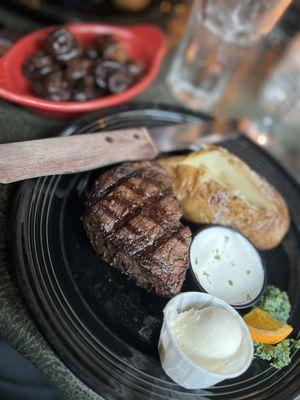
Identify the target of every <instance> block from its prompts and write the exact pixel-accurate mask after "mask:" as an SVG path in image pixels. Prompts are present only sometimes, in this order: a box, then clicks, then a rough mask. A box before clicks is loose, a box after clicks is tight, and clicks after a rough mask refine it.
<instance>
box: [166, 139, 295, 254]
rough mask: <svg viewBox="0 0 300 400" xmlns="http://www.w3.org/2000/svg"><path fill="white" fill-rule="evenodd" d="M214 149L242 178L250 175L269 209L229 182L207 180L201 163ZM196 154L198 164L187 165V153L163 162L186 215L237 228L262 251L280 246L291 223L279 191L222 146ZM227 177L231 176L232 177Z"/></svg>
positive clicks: (206, 222)
mask: <svg viewBox="0 0 300 400" xmlns="http://www.w3.org/2000/svg"><path fill="white" fill-rule="evenodd" d="M213 151H214V152H216V151H218V152H221V154H222V157H223V158H224V157H226V159H227V161H228V162H229V163H230V165H231V166H233V167H234V168H235V171H236V172H237V173H238V174H241V179H242V178H243V177H244V176H247V178H248V180H249V182H250V183H251V185H253V187H255V190H257V191H258V192H259V195H260V198H262V199H263V201H264V202H265V203H266V204H268V206H267V208H266V207H260V206H258V205H257V204H254V203H253V202H251V201H248V200H247V199H246V198H245V197H244V196H242V195H239V194H237V193H234V192H233V191H232V190H230V187H228V186H227V187H226V184H220V182H217V181H215V180H213V179H207V175H206V173H205V168H203V167H202V166H201V165H200V166H199V160H200V161H201V156H202V155H203V154H204V153H206V155H207V154H208V153H209V152H213ZM208 155H209V154H208ZM192 156H193V157H195V161H196V163H197V166H193V165H188V164H186V163H185V160H186V159H187V158H186V156H178V157H169V158H164V159H161V160H160V161H159V162H160V163H161V165H163V166H164V168H165V169H166V170H167V171H168V172H169V174H170V175H171V177H172V182H173V188H174V191H175V194H176V196H177V198H178V200H179V201H180V204H181V207H182V211H183V216H184V217H185V218H186V219H187V220H189V221H191V222H195V223H201V224H219V225H225V226H229V227H231V228H233V229H236V230H237V231H239V232H241V233H242V234H244V235H245V236H246V237H247V238H248V239H249V240H251V242H252V243H253V244H254V245H255V246H256V247H258V248H259V249H261V250H267V249H272V248H274V247H276V246H277V245H278V244H279V243H280V242H281V240H282V239H283V237H284V236H285V234H286V232H287V231H288V229H289V225H290V217H289V212H288V207H287V205H286V202H285V201H284V199H283V198H282V196H281V195H280V194H279V193H278V191H277V190H276V189H275V188H274V187H273V186H272V185H271V184H270V183H269V182H268V181H267V180H266V179H265V178H263V177H262V176H260V175H259V174H257V173H256V172H255V171H253V170H251V169H250V168H249V166H248V165H246V164H245V163H244V162H243V161H241V160H240V159H239V158H238V157H236V156H235V155H233V154H232V153H230V152H228V151H227V150H225V149H223V148H221V147H217V146H208V147H207V148H205V149H203V150H199V151H196V152H194V153H192ZM196 158H197V159H196ZM200 164H201V162H200ZM223 167H224V168H225V166H224V165H219V164H218V168H221V169H222V168H223ZM226 179H230V176H227V177H226ZM225 181H226V180H225Z"/></svg>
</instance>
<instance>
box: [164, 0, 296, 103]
mask: <svg viewBox="0 0 300 400" xmlns="http://www.w3.org/2000/svg"><path fill="white" fill-rule="evenodd" d="M290 2H291V0H195V1H194V4H193V7H192V10H191V16H190V19H189V22H188V26H187V31H186V33H185V35H184V37H183V39H182V41H181V43H180V45H179V48H178V50H177V52H176V54H175V57H174V60H173V63H172V65H171V69H170V71H169V74H168V77H167V82H168V84H169V86H170V88H171V91H172V92H173V93H174V95H175V96H176V97H177V98H178V99H180V100H181V101H183V102H184V103H186V104H187V105H188V106H189V107H191V108H194V109H202V110H209V109H211V108H212V106H213V105H214V104H215V103H216V102H217V101H218V100H219V99H220V97H221V96H222V94H223V92H224V90H225V88H226V86H227V84H228V82H229V79H230V77H231V76H232V73H233V71H234V69H235V67H236V65H237V64H238V63H239V62H240V61H241V59H242V58H243V57H244V56H245V54H246V53H247V52H248V51H249V46H251V45H253V44H254V43H255V42H257V41H258V40H259V39H260V38H262V37H263V36H264V35H265V34H267V33H268V32H269V31H270V30H271V29H272V28H273V26H274V25H275V24H276V22H277V21H278V19H279V18H280V17H281V15H282V14H283V12H284V11H285V9H286V8H287V7H288V5H289V4H290Z"/></svg>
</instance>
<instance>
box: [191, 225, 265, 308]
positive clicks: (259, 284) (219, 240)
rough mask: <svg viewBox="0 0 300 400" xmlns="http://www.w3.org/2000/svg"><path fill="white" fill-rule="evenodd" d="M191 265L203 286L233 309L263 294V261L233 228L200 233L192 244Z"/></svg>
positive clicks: (254, 249) (217, 227) (210, 229)
mask: <svg viewBox="0 0 300 400" xmlns="http://www.w3.org/2000/svg"><path fill="white" fill-rule="evenodd" d="M190 261H191V266H192V269H193V272H194V275H195V278H196V279H197V281H198V282H199V284H200V286H201V287H202V288H203V289H204V290H205V291H206V292H207V293H210V294H212V295H213V296H216V297H218V298H219V299H222V300H224V301H226V302H227V303H229V304H231V305H234V306H240V307H242V306H245V305H248V304H249V303H252V302H253V301H254V300H255V299H257V298H258V296H259V295H260V294H261V292H262V289H263V286H264V280H265V270H264V268H263V265H262V261H261V257H260V255H259V253H258V251H257V250H256V248H255V247H254V246H253V245H252V243H251V242H250V241H249V240H248V239H246V238H245V237H244V236H243V235H241V234H240V233H238V232H236V231H234V230H232V229H230V228H226V227H222V226H212V227H209V228H206V229H203V230H202V231H201V232H199V233H198V234H197V235H196V236H195V237H194V239H193V242H192V244H191V248H190Z"/></svg>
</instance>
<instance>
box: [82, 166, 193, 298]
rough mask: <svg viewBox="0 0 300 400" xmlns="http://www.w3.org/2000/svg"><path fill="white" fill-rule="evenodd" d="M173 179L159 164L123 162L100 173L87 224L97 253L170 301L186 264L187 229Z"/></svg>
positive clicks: (179, 286)
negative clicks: (173, 186)
mask: <svg viewBox="0 0 300 400" xmlns="http://www.w3.org/2000/svg"><path fill="white" fill-rule="evenodd" d="M181 215H182V214H181V210H180V207H179V203H178V200H177V199H176V197H175V195H174V194H173V191H172V183H171V179H170V177H169V176H168V174H167V173H166V171H165V170H164V169H163V168H162V167H161V166H159V165H158V164H156V163H155V162H151V161H145V162H135V163H125V164H122V165H119V166H117V167H114V168H113V169H111V170H109V171H106V172H104V173H103V175H101V176H100V177H99V178H98V180H97V182H96V184H95V186H94V188H93V189H92V191H91V194H90V197H89V198H88V199H87V208H86V213H85V215H84V217H83V222H84V226H85V229H86V231H87V234H88V236H89V238H90V241H91V243H92V245H93V246H94V248H95V250H96V252H97V253H98V254H99V255H101V256H102V257H103V259H104V260H106V261H107V262H109V263H110V264H112V265H113V266H115V267H117V268H118V269H120V270H121V271H123V272H126V273H127V274H129V275H131V276H132V277H133V278H134V279H135V280H136V282H137V284H138V285H140V286H142V287H144V288H146V289H151V290H154V291H155V292H156V293H157V294H159V295H161V296H163V297H172V296H173V295H175V294H176V293H178V292H179V291H180V289H181V286H182V283H183V281H184V279H185V274H186V270H187V268H188V266H189V263H188V250H189V244H190V239H191V233H190V230H189V228H187V227H184V226H183V225H182V224H181V223H180V218H181Z"/></svg>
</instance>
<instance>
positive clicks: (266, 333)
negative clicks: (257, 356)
mask: <svg viewBox="0 0 300 400" xmlns="http://www.w3.org/2000/svg"><path fill="white" fill-rule="evenodd" d="M244 321H245V322H246V324H247V326H248V328H249V331H250V334H251V336H252V339H253V340H254V341H255V342H259V343H267V344H276V343H279V342H281V341H282V340H284V339H285V338H286V337H287V336H288V335H289V334H290V333H291V332H292V330H293V328H292V327H291V326H290V325H287V324H286V323H284V322H282V321H279V320H278V319H276V318H274V317H272V315H270V314H268V313H267V312H266V311H264V310H262V309H261V308H258V307H255V308H254V309H253V310H252V311H250V312H249V313H248V314H246V315H245V316H244Z"/></svg>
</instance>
